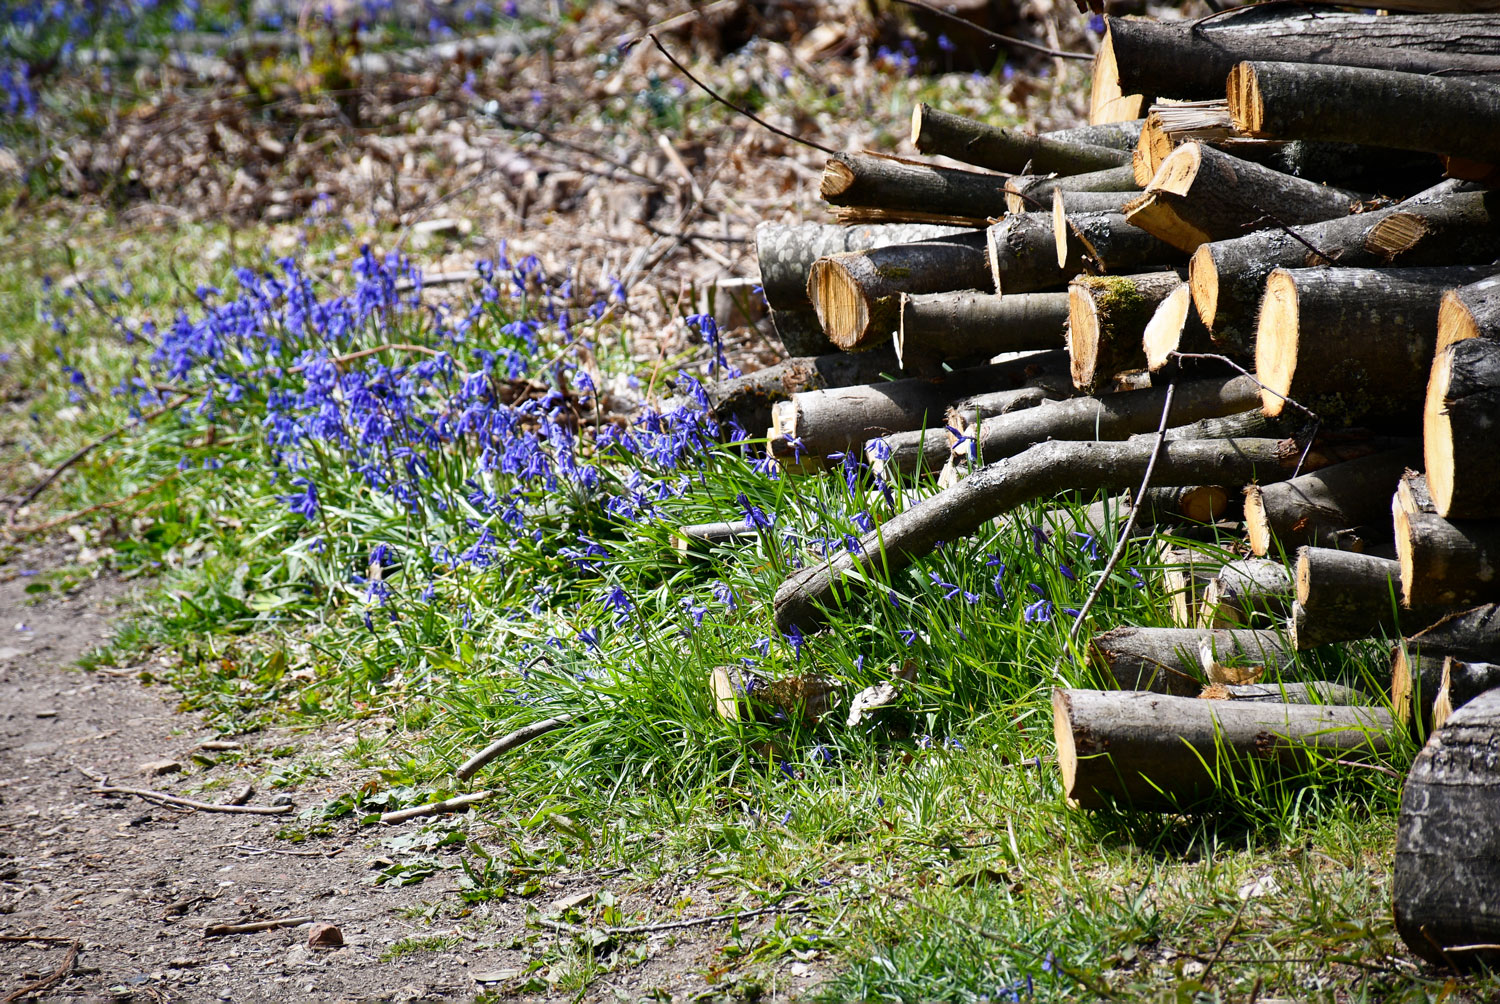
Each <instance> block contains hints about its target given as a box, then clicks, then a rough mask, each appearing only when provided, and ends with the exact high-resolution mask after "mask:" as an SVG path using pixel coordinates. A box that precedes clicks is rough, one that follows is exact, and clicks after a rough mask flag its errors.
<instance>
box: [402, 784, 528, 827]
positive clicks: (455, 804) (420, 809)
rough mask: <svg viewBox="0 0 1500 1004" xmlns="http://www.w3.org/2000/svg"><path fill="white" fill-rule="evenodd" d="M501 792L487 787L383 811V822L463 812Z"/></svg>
mask: <svg viewBox="0 0 1500 1004" xmlns="http://www.w3.org/2000/svg"><path fill="white" fill-rule="evenodd" d="M497 794H499V792H496V791H491V790H489V789H486V790H484V791H476V792H474V793H472V794H469V795H456V796H454V797H453V798H445V799H442V800H440V801H437V802H428V803H427V804H425V805H414V806H412V807H411V808H409V809H397V810H395V811H394V812H385V813H381V816H380V821H381V822H382V823H388V824H389V823H404V822H406V821H407V820H408V819H420V818H421V817H423V816H439V815H442V814H443V813H445V812H462V811H463V810H465V809H467V808H468V807H469V806H471V805H476V804H478V803H479V802H483V801H484V800H485V799H487V798H493V797H495V795H497Z"/></svg>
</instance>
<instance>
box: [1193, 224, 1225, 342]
mask: <svg viewBox="0 0 1500 1004" xmlns="http://www.w3.org/2000/svg"><path fill="white" fill-rule="evenodd" d="M1188 286H1189V288H1191V289H1192V291H1193V306H1194V307H1196V308H1197V309H1198V319H1199V320H1200V321H1202V322H1203V326H1204V327H1206V328H1208V329H1209V330H1210V331H1212V330H1213V327H1214V318H1215V317H1217V316H1218V313H1219V268H1218V266H1217V265H1215V264H1214V256H1213V252H1212V251H1211V250H1210V249H1209V248H1208V246H1207V245H1201V246H1200V247H1199V248H1198V250H1196V251H1194V252H1193V257H1192V260H1191V261H1190V262H1189V263H1188Z"/></svg>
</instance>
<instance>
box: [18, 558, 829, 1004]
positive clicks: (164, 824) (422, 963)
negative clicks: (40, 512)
mask: <svg viewBox="0 0 1500 1004" xmlns="http://www.w3.org/2000/svg"><path fill="white" fill-rule="evenodd" d="M58 559H59V554H58V553H57V552H56V551H52V552H33V553H30V554H24V555H21V556H20V557H17V558H13V559H12V560H11V561H10V562H9V564H8V566H0V579H4V580H5V581H0V936H3V939H4V940H0V995H15V994H17V993H18V992H19V991H20V990H21V989H22V988H23V987H24V986H26V985H29V984H31V983H33V982H36V981H38V980H44V979H45V978H46V977H48V976H51V975H52V974H54V972H56V971H58V970H59V968H60V967H62V968H63V969H64V970H65V971H64V972H63V974H62V975H61V977H60V978H59V979H58V980H57V981H56V982H55V983H52V984H51V985H50V986H49V987H47V988H46V989H44V990H42V991H40V992H38V993H36V994H34V995H33V994H21V995H20V996H0V1000H3V1001H10V1000H47V1001H234V1002H281V1001H430V1000H444V1001H447V1000H471V999H475V998H476V997H478V998H479V999H484V1000H500V999H506V1000H549V999H570V1000H619V999H626V1000H633V999H640V998H641V997H643V996H650V997H652V998H653V999H661V1000H688V999H695V1000H696V999H707V998H713V997H716V996H718V995H719V994H721V993H725V992H726V989H728V990H729V991H732V990H733V989H734V988H736V987H738V988H740V989H741V992H743V984H739V983H735V982H734V981H732V980H731V981H728V982H729V983H730V984H731V986H730V987H729V988H726V987H725V985H724V983H719V984H718V985H717V986H714V985H710V984H709V983H708V982H707V980H708V979H716V980H717V979H718V974H717V973H716V972H714V968H713V967H714V966H715V965H716V964H718V963H719V961H720V959H721V957H720V955H719V953H718V951H717V948H718V945H719V943H720V941H721V937H722V933H721V932H722V926H714V925H706V926H704V927H702V928H689V929H687V930H680V931H670V932H662V933H660V934H652V935H651V936H650V937H649V939H648V940H647V941H645V942H639V941H637V942H636V943H635V945H636V946H637V951H638V955H639V957H637V958H634V959H633V960H632V964H630V965H628V966H627V965H625V964H621V965H619V966H617V967H616V968H615V969H614V970H613V971H612V972H607V973H605V974H604V975H603V976H600V977H599V978H597V979H593V980H592V981H568V980H565V979H558V976H557V973H549V968H550V967H549V961H548V960H550V966H556V965H558V962H557V961H556V960H557V958H558V955H559V953H557V952H551V953H549V951H548V949H549V944H548V942H549V941H551V942H557V941H558V939H563V940H568V939H567V936H566V935H562V934H557V933H554V932H550V931H547V930H543V929H539V928H538V927H537V926H536V925H535V924H533V923H530V922H531V921H534V920H535V919H536V918H537V917H538V916H539V915H544V914H546V913H547V912H548V904H551V903H555V902H556V901H558V900H560V899H565V898H566V897H569V896H572V895H574V894H577V893H579V892H598V891H602V890H605V889H608V890H610V891H612V892H614V893H615V894H616V896H618V897H619V899H620V903H621V905H622V906H627V905H628V906H629V907H630V908H632V909H633V910H634V911H637V912H639V911H642V910H649V911H651V912H652V913H654V914H655V915H656V916H661V915H662V914H661V912H659V911H661V909H662V905H663V904H666V903H671V902H678V903H680V902H682V900H683V897H684V894H685V893H686V894H687V896H688V898H690V899H691V900H692V902H693V904H694V905H693V907H692V908H691V910H690V915H708V914H711V913H715V912H718V910H719V909H720V908H721V907H722V903H720V902H719V898H720V896H721V895H723V893H716V891H715V890H714V889H712V888H708V887H705V886H702V885H701V884H700V883H698V882H695V881H694V879H695V878H696V877H695V876H690V875H680V876H671V877H670V878H668V879H660V878H659V879H656V880H655V881H639V880H636V879H633V878H632V877H631V876H630V875H629V874H627V873H625V870H622V869H613V870H610V871H607V872H598V871H590V870H581V869H580V870H574V871H568V870H566V869H564V870H562V871H560V872H556V873H554V874H551V875H549V876H546V877H545V878H544V880H543V887H542V889H541V890H540V891H538V892H537V893H536V894H535V895H534V896H532V897H530V898H529V899H526V900H522V899H518V898H515V897H511V898H508V899H506V900H504V901H501V902H491V903H483V904H479V905H476V906H475V907H474V908H473V909H472V910H461V909H459V907H460V906H461V904H460V903H459V901H458V900H457V898H456V897H455V896H454V895H453V889H452V886H453V875H454V873H453V872H451V871H440V872H438V873H437V874H436V875H434V876H433V877H432V878H429V879H428V880H426V881H425V882H423V883H422V884H420V885H413V886H407V887H404V888H392V887H391V886H390V885H384V886H380V885H375V884H373V881H372V876H373V875H374V874H375V871H374V870H372V862H378V861H381V860H382V859H385V860H386V861H387V862H388V860H389V858H388V857H387V856H388V855H389V854H390V853H391V852H390V851H389V850H387V849H385V848H384V847H383V846H382V844H381V842H380V841H381V839H382V838H383V837H389V836H391V835H392V833H393V832H404V831H409V830H411V829H414V828H416V827H418V826H421V825H423V823H422V821H418V822H414V823H407V824H403V827H401V828H394V827H391V828H386V827H379V826H374V827H366V828H360V827H359V826H358V825H357V824H356V823H354V822H353V821H349V820H344V821H340V822H338V823H335V824H334V825H333V826H332V827H331V832H329V833H326V834H324V835H321V836H314V837H309V838H308V839H306V840H305V841H303V842H300V843H292V842H289V841H287V840H279V839H277V837H276V833H277V831H278V830H279V829H281V828H282V827H284V826H287V825H288V824H289V823H292V824H295V823H296V820H295V818H292V819H288V817H283V816H251V815H229V814H219V813H206V812H195V811H192V810H179V809H176V808H172V807H168V806H162V805H157V804H151V803H149V802H147V801H144V800H142V799H140V798H137V797H134V796H117V795H104V794H99V793H97V792H95V791H94V790H93V789H95V788H96V787H97V785H96V782H94V781H92V780H90V778H89V777H87V776H85V775H84V774H83V773H82V772H81V771H80V768H83V769H86V770H89V771H92V772H94V773H97V774H102V775H107V776H108V778H109V779H110V781H111V783H112V784H116V785H123V786H133V787H141V788H149V789H154V790H160V791H168V792H174V793H181V794H188V793H195V792H199V790H200V789H202V788H203V787H204V782H205V780H206V777H205V775H212V776H213V777H216V778H219V777H221V776H222V777H221V779H222V780H223V781H225V782H228V783H225V784H222V785H221V786H220V787H219V788H218V789H216V790H215V791H213V792H208V793H200V794H197V796H196V797H199V798H200V799H202V800H205V801H213V800H219V799H222V798H223V797H224V793H226V792H228V791H230V790H232V789H234V788H235V787H237V786H238V784H239V783H240V782H243V781H250V782H252V783H258V782H260V781H261V779H262V777H263V774H264V766H265V761H263V760H261V759H259V758H257V757H255V756H249V755H239V757H240V758H239V759H234V758H226V760H227V761H229V762H227V764H218V765H210V764H207V763H206V762H196V761H195V760H194V759H193V755H194V753H195V751H198V748H199V744H200V743H202V742H204V741H206V740H214V739H221V738H222V737H220V736H217V735H215V734H214V733H213V731H212V730H210V729H208V728H205V727H204V725H203V723H202V721H201V720H200V719H198V718H197V717H196V716H193V715H188V714H181V713H178V712H177V711H176V710H175V709H174V707H173V706H172V703H171V701H172V696H173V695H172V694H171V693H169V692H167V691H165V689H164V688H159V687H158V688H148V687H144V686H142V685H141V683H140V682H139V680H138V679H137V675H136V674H135V673H133V672H129V671H124V672H118V671H115V675H112V671H93V672H86V671H83V670H80V669H78V668H77V667H76V661H77V660H78V659H79V657H80V656H82V655H83V654H84V653H85V652H86V651H88V650H89V649H90V648H92V647H93V646H96V645H98V644H100V643H101V642H103V641H104V640H105V639H106V637H107V634H108V631H109V629H110V621H111V618H112V617H113V616H115V615H117V614H118V613H119V612H120V610H121V607H122V605H123V604H128V602H129V599H130V596H129V592H128V590H127V589H126V588H125V586H124V585H123V584H121V583H120V582H118V581H115V580H113V579H110V578H108V577H101V578H96V579H92V580H86V581H85V582H84V584H82V585H80V586H78V587H77V588H75V589H72V590H71V591H69V592H67V593H64V594H63V595H59V596H52V597H48V598H45V599H42V600H40V601H36V600H34V599H33V598H32V597H31V596H30V595H28V594H27V593H26V592H25V586H26V585H27V584H28V583H30V582H34V581H37V579H35V578H34V577H30V576H27V575H25V574H24V572H25V571H26V570H28V568H29V567H30V568H34V567H37V566H38V565H43V563H55V562H56V561H57V560H58ZM28 562H32V563H34V564H32V565H30V566H28ZM352 733H353V729H352V728H345V729H343V730H337V729H335V730H328V731H326V732H321V733H301V734H300V735H295V736H294V735H292V734H290V733H270V732H268V733H259V734H256V735H250V736H244V737H241V741H242V742H243V744H244V746H245V748H246V749H247V750H250V751H252V752H253V751H254V750H257V749H260V750H268V749H270V748H272V747H280V748H281V749H282V751H283V752H284V750H285V747H286V744H288V743H295V744H297V745H298V746H299V747H301V748H302V749H304V750H306V751H309V752H311V753H313V754H316V755H318V756H320V757H322V758H323V759H324V762H326V763H329V764H330V765H333V766H334V769H335V770H337V769H339V768H338V766H337V764H338V758H337V757H336V756H335V755H334V754H335V753H336V751H337V748H338V747H339V746H341V745H347V744H348V743H349V742H350V741H352ZM199 755H200V756H202V755H203V754H202V753H201V751H200V752H199ZM217 755H220V756H222V754H217ZM215 756H216V754H214V753H209V754H208V755H207V756H206V757H205V758H204V760H205V761H211V760H213V759H214V757H215ZM160 760H175V761H177V762H179V763H181V764H182V765H183V769H182V770H180V771H173V772H172V773H169V774H165V775H155V776H153V775H151V773H150V769H149V768H144V767H143V765H144V764H148V763H151V762H153V761H160ZM349 783H353V782H352V781H351V779H350V778H328V777H322V778H319V779H318V780H317V781H316V782H315V783H314V782H309V783H306V784H303V785H300V786H296V787H291V788H279V789H275V790H270V789H265V790H257V792H256V794H255V796H254V797H253V798H252V800H251V801H252V802H253V803H256V804H266V803H268V802H270V801H271V800H272V799H274V797H275V796H277V795H281V794H285V795H289V796H290V797H291V799H292V800H293V802H294V803H295V804H296V805H297V806H298V807H299V808H300V807H303V806H308V805H316V804H320V803H322V802H325V801H327V800H328V799H329V798H330V797H331V796H332V795H333V794H335V793H337V791H339V790H341V789H342V790H348V789H347V788H346V787H343V786H344V785H347V784H349ZM291 815H292V816H293V817H295V813H293V814H291ZM376 867H377V868H378V865H377V866H376ZM723 892H724V893H727V892H728V890H724V891H723ZM653 908H654V909H653ZM626 915H627V916H630V915H631V913H630V912H629V911H627V913H626ZM285 917H310V918H312V920H313V921H314V922H316V923H320V924H321V923H327V924H333V925H335V926H337V927H338V928H339V930H340V931H341V933H342V937H343V941H344V946H343V947H342V948H337V949H333V950H325V949H310V948H309V947H308V943H307V942H308V933H309V930H310V927H311V925H310V924H302V925H299V926H296V927H289V928H281V929H276V930H268V931H260V932H256V933H248V934H236V935H230V936H223V937H207V936H205V932H204V929H205V927H206V926H207V925H208V924H211V923H224V922H229V923H245V922H253V921H259V920H269V919H275V918H285ZM765 922H767V923H768V922H769V918H766V919H765ZM744 926H745V927H747V928H748V927H753V926H755V925H754V924H747V925H744ZM23 938H35V939H38V940H18V939H23ZM418 938H421V939H444V940H446V941H447V942H449V943H450V944H451V947H449V946H448V945H445V944H443V943H442V942H440V941H436V940H434V941H433V942H429V944H432V945H435V947H431V948H429V947H426V946H413V944H412V942H411V941H410V940H406V942H405V950H399V949H398V950H397V951H396V952H392V948H393V946H397V945H398V944H399V943H402V942H403V940H404V939H418ZM41 939H48V940H41ZM72 943H76V944H77V945H78V953H77V956H76V960H75V961H74V962H73V963H72V964H71V965H64V964H65V963H66V962H67V955H68V950H69V946H70V944H72ZM642 945H643V946H644V951H640V950H639V946H642ZM550 947H555V945H554V946H550ZM562 954H563V955H567V954H568V953H567V952H566V951H564V952H563V953H562ZM575 954H576V953H575ZM539 960H540V961H539ZM534 963H535V964H534ZM533 964H534V965H533ZM528 966H531V970H530V971H528ZM818 968H819V967H817V966H809V965H806V964H798V965H796V966H795V971H796V975H795V976H789V975H785V974H781V973H776V972H772V973H769V974H766V975H768V976H769V979H767V978H766V976H762V977H761V981H760V982H759V983H758V985H759V986H760V987H762V988H763V989H764V991H765V993H766V996H765V997H764V998H763V999H767V1000H774V999H788V997H789V996H791V997H795V996H796V994H795V990H797V989H800V988H805V987H808V986H809V985H811V983H812V982H813V981H815V979H816V978H817V976H820V975H823V974H822V973H819V972H817V971H816V970H817V969H818ZM549 975H550V976H551V978H552V980H553V982H552V983H551V984H549V985H548V986H547V987H546V988H545V989H543V990H541V991H540V992H538V991H536V990H535V989H533V987H534V984H533V985H532V986H531V987H528V984H527V980H528V979H530V978H531V977H532V976H537V977H540V979H541V980H547V979H548V978H549ZM578 982H585V986H584V987H583V988H582V989H578V988H577V983H578ZM788 990H790V991H793V992H792V993H791V994H790V995H789V994H788ZM481 995H482V996H481Z"/></svg>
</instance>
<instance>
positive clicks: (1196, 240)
mask: <svg viewBox="0 0 1500 1004" xmlns="http://www.w3.org/2000/svg"><path fill="white" fill-rule="evenodd" d="M1158 173H1160V172H1158ZM1173 198H1174V197H1173V196H1172V195H1171V193H1169V192H1147V193H1146V194H1145V195H1142V196H1141V197H1140V198H1138V199H1136V200H1135V201H1134V202H1130V203H1127V204H1126V206H1125V219H1126V220H1127V221H1129V222H1130V224H1131V225H1133V226H1137V227H1140V228H1141V229H1142V230H1144V231H1146V232H1147V233H1149V234H1151V235H1152V236H1154V237H1156V238H1157V239H1159V240H1163V241H1166V242H1167V243H1168V244H1170V245H1172V246H1173V247H1174V248H1177V249H1178V250H1179V251H1182V252H1184V253H1191V252H1193V251H1195V250H1197V249H1198V248H1199V247H1201V246H1202V245H1204V244H1206V243H1208V242H1209V241H1210V240H1212V239H1213V236H1212V235H1211V234H1209V233H1207V232H1206V231H1204V230H1202V229H1200V228H1199V227H1196V226H1194V225H1193V224H1192V223H1189V222H1188V221H1187V220H1185V219H1183V218H1182V216H1181V215H1180V214H1179V213H1178V212H1177V209H1176V208H1175V207H1174V206H1173V205H1172V199H1173Z"/></svg>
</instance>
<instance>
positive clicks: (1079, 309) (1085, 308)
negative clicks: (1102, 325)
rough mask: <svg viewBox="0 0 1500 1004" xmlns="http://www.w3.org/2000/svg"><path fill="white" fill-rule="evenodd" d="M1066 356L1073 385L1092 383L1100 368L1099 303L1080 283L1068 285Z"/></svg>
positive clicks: (1082, 385)
mask: <svg viewBox="0 0 1500 1004" xmlns="http://www.w3.org/2000/svg"><path fill="white" fill-rule="evenodd" d="M1068 358H1069V360H1070V369H1071V372H1072V376H1073V386H1075V387H1092V386H1094V382H1095V378H1096V376H1097V373H1096V371H1097V370H1098V368H1099V306H1098V304H1097V303H1096V302H1095V300H1094V297H1092V296H1090V295H1089V291H1088V290H1087V288H1085V287H1083V286H1081V285H1072V286H1069V287H1068Z"/></svg>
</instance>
